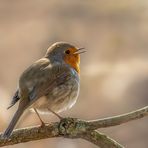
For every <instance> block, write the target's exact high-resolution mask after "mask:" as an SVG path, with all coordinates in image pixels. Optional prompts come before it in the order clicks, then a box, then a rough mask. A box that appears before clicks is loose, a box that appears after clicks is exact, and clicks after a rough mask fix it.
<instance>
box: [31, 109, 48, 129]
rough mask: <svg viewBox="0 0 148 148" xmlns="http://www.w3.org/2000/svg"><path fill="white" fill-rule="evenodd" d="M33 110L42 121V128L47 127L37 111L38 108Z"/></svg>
mask: <svg viewBox="0 0 148 148" xmlns="http://www.w3.org/2000/svg"><path fill="white" fill-rule="evenodd" d="M33 109H34V111H35V113H36V114H37V116H38V118H39V120H40V122H41V126H42V127H43V126H45V123H44V122H43V120H42V119H41V117H40V115H39V113H38V111H37V109H36V108H33Z"/></svg>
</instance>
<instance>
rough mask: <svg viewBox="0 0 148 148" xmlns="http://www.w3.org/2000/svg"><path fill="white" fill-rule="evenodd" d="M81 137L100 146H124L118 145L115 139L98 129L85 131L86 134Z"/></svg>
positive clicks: (115, 147)
mask: <svg viewBox="0 0 148 148" xmlns="http://www.w3.org/2000/svg"><path fill="white" fill-rule="evenodd" d="M81 138H82V139H85V140H87V141H89V142H91V143H93V144H95V145H97V146H99V147H101V148H124V146H122V145H120V144H119V143H117V142H116V141H115V140H113V139H111V138H110V137H108V136H106V135H104V134H102V133H100V132H98V131H91V132H87V134H83V135H82V137H81Z"/></svg>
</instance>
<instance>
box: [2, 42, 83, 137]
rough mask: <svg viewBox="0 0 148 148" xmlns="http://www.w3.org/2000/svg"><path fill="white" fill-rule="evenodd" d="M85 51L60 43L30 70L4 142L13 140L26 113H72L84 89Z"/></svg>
mask: <svg viewBox="0 0 148 148" xmlns="http://www.w3.org/2000/svg"><path fill="white" fill-rule="evenodd" d="M83 49H84V48H76V47H75V46H73V45H71V44H69V43H65V42H57V43H55V44H53V45H52V46H50V47H49V48H48V50H47V52H46V54H45V56H44V57H43V58H41V59H39V60H38V61H36V62H35V63H33V64H32V65H31V66H30V67H29V68H27V69H26V70H25V71H24V72H23V73H22V75H21V76H20V79H19V87H18V90H17V91H16V93H15V95H14V97H13V99H12V101H11V104H10V106H9V107H8V109H9V108H11V107H12V106H13V105H15V104H16V102H18V101H19V105H18V109H17V111H16V113H15V114H14V116H13V118H12V120H11V122H10V124H9V126H8V127H7V129H6V130H5V132H4V134H3V138H9V136H10V135H11V133H12V131H13V129H14V127H15V125H16V123H17V121H18V120H19V118H20V117H21V115H22V114H23V112H24V111H25V110H26V109H32V110H34V112H35V113H36V114H37V115H38V117H39V119H40V121H41V123H42V125H44V122H43V121H42V119H41V118H40V115H39V114H40V113H51V112H53V113H54V114H55V115H57V116H58V117H59V118H61V117H60V116H59V115H58V113H59V112H61V111H64V110H66V109H70V108H71V107H72V106H73V105H74V104H75V102H76V100H77V98H78V95H79V89H80V80H79V76H80V54H81V53H83V52H85V51H84V50H83Z"/></svg>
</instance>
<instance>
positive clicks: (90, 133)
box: [0, 106, 148, 148]
mask: <svg viewBox="0 0 148 148" xmlns="http://www.w3.org/2000/svg"><path fill="white" fill-rule="evenodd" d="M147 115H148V106H146V107H144V108H141V109H139V110H136V111H133V112H130V113H127V114H123V115H119V116H114V117H109V118H104V119H98V120H95V121H83V120H79V119H75V118H64V119H62V120H61V121H60V122H55V123H53V124H49V125H46V126H44V127H41V126H35V127H26V128H23V129H17V130H14V132H13V133H12V135H11V136H10V138H9V139H2V134H1V135H0V137H1V138H0V147H2V146H7V145H13V144H17V143H23V142H29V141H34V140H40V139H45V138H52V137H66V138H83V139H85V140H88V141H90V142H92V143H94V144H96V145H98V146H100V147H101V148H106V147H111V148H121V147H123V146H121V145H120V144H118V143H117V142H115V141H114V140H112V139H111V138H109V137H107V136H105V135H103V134H101V133H99V132H97V131H94V130H96V129H98V128H102V127H109V126H115V125H119V124H122V123H125V122H129V121H132V120H135V119H140V118H142V117H145V116H147Z"/></svg>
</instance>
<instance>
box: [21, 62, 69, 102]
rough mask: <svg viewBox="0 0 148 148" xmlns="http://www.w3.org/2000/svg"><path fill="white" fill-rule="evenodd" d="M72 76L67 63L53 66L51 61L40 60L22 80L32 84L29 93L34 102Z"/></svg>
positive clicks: (31, 100)
mask: <svg viewBox="0 0 148 148" xmlns="http://www.w3.org/2000/svg"><path fill="white" fill-rule="evenodd" d="M71 76H72V75H71V70H70V68H69V67H68V66H67V65H64V64H56V65H54V66H53V65H52V64H51V63H50V62H48V63H46V64H45V63H44V62H42V61H38V62H37V63H36V64H34V65H33V66H32V67H30V68H29V69H28V70H27V71H26V72H25V74H24V76H23V77H22V78H21V79H22V81H28V82H29V84H30V85H31V87H30V89H29V92H28V93H29V99H30V103H33V102H34V101H36V100H37V99H38V98H40V97H42V96H45V95H47V94H48V93H49V92H50V91H51V90H52V89H53V88H54V87H56V86H58V85H60V84H62V83H64V82H65V80H66V79H69V78H70V77H71ZM26 79H27V80H26ZM24 83H26V82H24Z"/></svg>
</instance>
